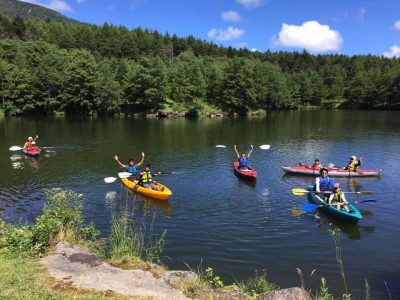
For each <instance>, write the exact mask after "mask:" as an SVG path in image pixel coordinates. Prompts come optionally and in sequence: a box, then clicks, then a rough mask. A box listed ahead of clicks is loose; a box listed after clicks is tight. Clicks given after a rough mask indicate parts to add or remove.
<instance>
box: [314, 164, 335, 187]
mask: <svg viewBox="0 0 400 300" xmlns="http://www.w3.org/2000/svg"><path fill="white" fill-rule="evenodd" d="M319 174H320V176H319V177H317V178H316V179H315V192H316V193H321V192H322V193H323V192H327V191H332V190H333V187H334V186H335V183H334V182H333V180H332V179H330V178H329V176H328V169H326V168H322V169H321V170H319Z"/></svg>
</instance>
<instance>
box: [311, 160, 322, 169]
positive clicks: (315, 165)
mask: <svg viewBox="0 0 400 300" xmlns="http://www.w3.org/2000/svg"><path fill="white" fill-rule="evenodd" d="M321 168H322V165H321V163H320V162H319V159H318V158H317V159H315V161H314V164H313V165H312V166H311V169H313V170H316V171H319V170H320V169H321Z"/></svg>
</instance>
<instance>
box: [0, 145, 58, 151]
mask: <svg viewBox="0 0 400 300" xmlns="http://www.w3.org/2000/svg"><path fill="white" fill-rule="evenodd" d="M41 148H43V149H54V147H41ZM22 149H24V148H22V147H20V146H12V147H10V148H8V150H10V151H21V150H22Z"/></svg>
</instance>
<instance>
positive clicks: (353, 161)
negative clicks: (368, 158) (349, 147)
mask: <svg viewBox="0 0 400 300" xmlns="http://www.w3.org/2000/svg"><path fill="white" fill-rule="evenodd" d="M361 160H362V157H360V159H359V160H357V157H355V156H354V155H353V156H350V161H349V163H348V164H347V166H346V167H344V168H343V170H349V171H350V172H356V171H357V168H358V167H359V166H361Z"/></svg>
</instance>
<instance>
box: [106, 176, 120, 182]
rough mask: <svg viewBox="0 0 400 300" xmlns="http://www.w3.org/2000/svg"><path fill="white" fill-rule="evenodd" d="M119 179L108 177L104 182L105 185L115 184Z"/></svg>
mask: <svg viewBox="0 0 400 300" xmlns="http://www.w3.org/2000/svg"><path fill="white" fill-rule="evenodd" d="M117 179H118V178H116V177H106V178H104V182H105V183H113V182H115V180H117Z"/></svg>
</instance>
